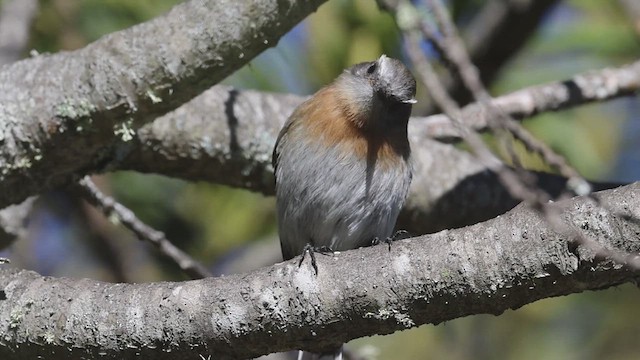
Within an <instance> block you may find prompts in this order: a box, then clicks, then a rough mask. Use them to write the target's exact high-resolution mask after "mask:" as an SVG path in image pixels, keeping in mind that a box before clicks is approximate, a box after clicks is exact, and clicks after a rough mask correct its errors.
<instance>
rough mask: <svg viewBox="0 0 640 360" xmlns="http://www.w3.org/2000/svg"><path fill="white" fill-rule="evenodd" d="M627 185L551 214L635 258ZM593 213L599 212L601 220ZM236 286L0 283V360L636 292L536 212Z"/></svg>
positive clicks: (246, 340)
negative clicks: (608, 291)
mask: <svg viewBox="0 0 640 360" xmlns="http://www.w3.org/2000/svg"><path fill="white" fill-rule="evenodd" d="M638 194H640V184H633V185H628V186H625V187H622V188H619V189H615V190H609V191H605V192H602V193H598V194H596V197H597V198H598V200H599V201H600V203H601V204H602V206H598V205H596V204H595V203H594V202H593V200H591V199H589V198H574V199H571V200H565V201H562V202H559V203H557V206H559V207H560V208H562V209H563V212H562V221H563V222H565V223H566V224H567V225H569V226H570V227H573V228H577V229H580V230H581V231H583V232H584V233H585V234H587V235H588V236H590V237H591V239H592V240H594V241H596V242H597V243H598V244H600V245H602V246H604V247H605V248H607V249H615V250H616V251H625V252H629V253H633V254H636V255H637V254H638V252H639V251H640V217H639V216H640V201H639V200H640V199H638V197H639V195H638ZM605 209H606V210H605ZM297 260H298V259H293V260H291V261H288V262H284V263H281V264H276V265H274V266H271V267H267V268H263V269H259V270H256V271H254V272H251V273H247V274H242V275H232V276H227V277H220V278H207V279H204V280H194V281H186V282H176V283H169V282H166V283H151V284H108V283H102V282H98V281H94V280H87V279H84V280H79V279H67V278H58V279H56V278H49V277H42V276H39V275H38V274H35V273H33V272H30V271H23V270H11V269H7V267H6V265H5V266H3V269H2V270H0V289H1V290H0V345H2V346H0V357H1V358H3V359H13V358H18V357H20V358H36V357H38V358H42V359H54V358H60V357H61V356H63V357H65V358H68V359H82V358H98V357H100V358H118V359H129V358H140V357H149V358H154V359H194V358H199V356H203V357H204V358H208V356H209V355H211V358H215V359H241V358H249V357H255V356H259V355H262V354H267V353H271V352H276V351H282V350H287V349H291V348H303V349H307V350H319V349H323V348H326V347H327V346H330V345H335V344H338V343H342V342H346V341H348V340H350V339H354V338H358V337H362V336H368V335H373V334H389V333H391V332H394V331H397V330H402V329H407V328H411V327H414V326H419V325H422V324H426V323H432V324H437V323H440V322H442V321H446V320H450V319H454V318H457V317H461V316H466V315H471V314H480V313H489V314H495V315H498V314H501V313H502V312H503V311H505V310H507V309H515V308H518V307H520V306H522V305H525V304H528V303H530V302H532V301H535V300H538V299H542V298H546V297H551V296H560V295H566V294H571V293H577V292H582V291H585V290H598V289H603V288H607V287H610V286H615V285H619V284H622V283H625V282H635V281H637V280H638V279H639V273H638V272H637V271H633V270H629V269H627V268H625V267H624V266H621V265H619V264H615V263H613V262H611V261H609V260H607V259H599V258H597V257H596V256H595V253H594V252H593V251H592V249H590V248H588V247H584V246H576V245H575V243H574V242H572V239H570V238H569V239H568V238H566V237H565V236H563V235H560V234H558V233H556V232H555V231H554V230H552V229H550V228H549V226H548V224H547V221H546V220H545V219H544V218H543V217H541V216H540V215H539V213H537V212H536V211H535V210H532V209H530V208H528V207H525V206H519V207H517V208H516V209H514V210H513V211H511V212H509V213H507V214H506V215H504V216H500V217H498V218H495V219H492V220H489V221H487V222H484V223H480V224H477V225H473V226H470V227H466V228H463V229H457V230H452V231H449V230H445V231H442V232H439V233H437V234H432V235H427V236H422V237H418V238H412V239H407V240H401V241H398V242H395V243H393V245H392V246H391V249H390V250H389V249H388V248H387V246H386V245H382V246H374V247H369V248H363V249H358V250H352V251H346V252H343V253H340V254H334V255H332V256H317V260H318V267H319V273H318V275H317V276H316V275H315V273H314V270H313V269H312V267H311V265H310V263H309V261H306V262H305V263H303V264H302V266H301V267H298V264H297Z"/></svg>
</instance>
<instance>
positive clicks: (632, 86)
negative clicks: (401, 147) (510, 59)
mask: <svg viewBox="0 0 640 360" xmlns="http://www.w3.org/2000/svg"><path fill="white" fill-rule="evenodd" d="M638 90H640V61H636V62H634V63H631V64H628V65H625V66H621V67H615V68H614V67H611V68H605V69H600V70H594V71H590V72H586V73H582V74H578V75H575V76H574V77H573V78H571V79H567V80H563V81H556V82H551V83H548V84H542V85H536V86H531V87H527V88H524V89H521V90H518V91H515V92H513V93H510V94H506V95H502V96H499V97H496V98H494V99H493V100H492V106H493V107H496V108H498V109H499V110H500V111H501V112H503V113H505V114H507V115H509V116H511V117H513V118H515V119H520V120H522V119H527V118H530V117H532V116H534V115H537V114H540V113H544V112H549V111H559V110H564V109H567V108H571V107H575V106H578V105H582V104H587V103H593V102H598V101H606V100H612V99H616V98H619V97H622V96H629V95H635V93H636V92H637V91H638ZM489 115H490V114H489V112H488V111H487V109H486V108H484V107H483V106H481V105H480V104H477V103H474V104H471V105H467V106H466V107H464V108H463V109H462V115H461V116H462V118H463V119H464V123H465V125H467V126H469V127H470V128H472V129H474V130H476V131H486V130H488V128H489V125H488V123H489V120H490V116H489ZM420 119H424V120H425V130H424V133H425V135H426V136H430V137H433V138H435V139H439V140H443V141H447V142H454V141H459V140H461V137H460V134H459V131H458V130H457V129H456V127H455V126H454V125H453V123H452V122H451V120H450V119H449V118H448V117H447V116H446V115H445V114H438V115H432V116H428V117H426V118H420Z"/></svg>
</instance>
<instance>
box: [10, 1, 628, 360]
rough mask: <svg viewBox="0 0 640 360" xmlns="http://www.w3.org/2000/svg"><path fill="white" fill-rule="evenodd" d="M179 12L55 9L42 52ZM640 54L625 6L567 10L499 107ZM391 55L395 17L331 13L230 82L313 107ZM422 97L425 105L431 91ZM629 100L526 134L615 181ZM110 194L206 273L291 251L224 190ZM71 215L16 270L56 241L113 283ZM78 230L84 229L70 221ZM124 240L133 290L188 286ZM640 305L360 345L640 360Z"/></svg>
mask: <svg viewBox="0 0 640 360" xmlns="http://www.w3.org/2000/svg"><path fill="white" fill-rule="evenodd" d="M177 2H179V1H173V0H138V1H129V0H42V1H41V11H40V13H39V15H38V17H37V19H36V22H35V23H34V25H33V36H32V39H31V48H33V49H36V50H37V51H39V52H55V51H59V50H72V49H76V48H80V47H82V46H84V45H85V44H87V43H88V42H91V41H93V40H96V39H97V38H99V37H100V36H102V35H103V34H107V33H110V32H112V31H116V30H119V29H123V28H126V27H129V26H132V25H134V24H136V23H139V22H142V21H145V20H147V19H149V18H152V17H154V16H158V15H159V14H162V13H164V12H166V11H167V10H168V9H170V7H171V6H173V5H174V4H175V3H177ZM451 3H452V6H453V8H454V13H455V16H456V18H457V19H462V20H460V21H459V25H460V26H461V28H462V29H463V31H464V26H465V25H466V23H465V20H464V19H469V18H470V17H472V16H473V14H475V13H476V12H477V10H478V8H479V7H480V6H482V5H483V4H484V1H479V0H477V1H460V0H459V1H452V2H451ZM639 50H640V48H639V43H638V34H636V33H634V32H633V28H632V26H631V25H630V23H629V22H628V20H627V19H626V17H625V14H624V13H623V11H622V10H621V8H620V7H619V5H618V4H617V2H616V1H601V0H571V1H566V2H564V3H562V5H561V7H560V8H558V9H556V10H555V11H554V12H553V14H550V15H549V17H548V19H546V20H545V22H544V24H543V27H542V28H541V29H540V31H539V32H538V33H537V34H536V35H535V37H534V38H533V39H532V41H531V42H530V43H529V44H528V45H527V47H526V48H525V49H524V51H522V52H521V53H520V54H518V55H517V56H516V57H515V58H514V59H513V60H512V61H511V62H510V63H509V64H508V66H507V67H506V68H505V69H504V70H503V72H502V74H501V76H500V77H499V79H498V81H497V82H496V83H495V84H493V85H492V88H491V90H492V92H493V93H494V94H496V95H498V94H502V93H505V92H509V91H513V90H517V89H519V88H522V87H524V86H528V85H533V84H537V83H541V82H547V81H554V80H558V79H565V78H568V77H570V76H571V75H573V74H575V73H578V72H582V71H585V70H588V69H598V68H602V67H605V66H613V65H620V64H624V63H628V62H631V61H633V60H635V59H636V58H637V56H638V54H639V53H640V51H639ZM381 53H386V54H388V55H390V56H394V57H399V58H403V54H402V46H401V43H400V37H399V34H398V31H397V30H396V27H395V24H394V22H393V20H392V18H391V17H390V16H389V15H387V14H385V13H381V12H380V11H379V10H378V8H377V7H376V5H375V2H374V1H367V0H332V1H329V2H328V3H327V4H326V5H323V6H322V7H321V8H320V10H319V11H318V12H317V13H315V14H313V15H312V16H311V17H310V18H308V19H307V20H306V21H305V22H304V23H303V25H301V26H299V27H298V28H296V30H294V31H293V32H292V33H291V34H289V35H287V37H286V38H285V39H283V40H281V42H280V44H279V45H278V46H277V47H276V48H274V49H271V50H268V51H267V52H265V53H264V54H263V55H261V56H260V57H259V58H258V59H256V60H254V61H253V62H252V63H251V64H250V65H248V66H247V67H245V68H244V69H242V70H240V71H238V72H237V73H236V74H235V75H233V76H231V77H230V78H229V79H227V80H225V82H226V83H228V84H233V85H235V86H238V87H247V88H257V89H262V90H270V91H284V92H297V93H302V94H309V93H312V92H313V91H315V90H316V89H318V88H319V87H320V86H322V85H323V84H326V83H328V82H329V81H331V80H332V79H333V78H334V77H335V76H336V75H337V74H339V72H340V71H342V69H343V68H345V67H346V66H348V65H350V64H352V63H355V62H359V61H364V60H369V59H372V58H375V57H378V56H379V55H380V54H381ZM419 96H426V95H425V94H424V92H423V91H422V90H420V93H419ZM629 101H630V100H617V101H614V102H611V103H607V104H596V105H590V106H584V107H580V108H577V109H573V110H569V111H563V112H560V113H551V114H544V115H541V116H538V117H536V118H535V119H533V120H530V121H527V122H526V125H527V127H528V128H529V129H530V130H532V131H533V132H534V133H535V134H536V135H537V136H539V137H540V138H542V139H544V140H545V141H546V142H548V143H549V144H550V145H551V146H552V147H553V148H554V149H556V150H557V151H558V152H560V153H562V154H564V155H565V156H566V157H567V158H568V160H569V161H570V163H571V164H573V165H574V166H575V167H577V168H578V169H579V170H580V171H581V172H582V173H583V174H584V175H585V176H587V177H589V178H597V179H612V180H614V178H613V177H614V175H615V174H612V171H613V170H614V169H615V164H616V159H617V157H618V156H619V154H620V152H621V151H629V150H628V149H626V148H625V144H624V143H623V141H622V134H623V132H624V126H625V124H626V122H627V120H628V119H629V118H630V117H631V116H632V114H630V113H629V110H628V108H629V107H628V106H627V104H628V102H629ZM633 101H636V100H633ZM418 111H419V109H418ZM498 150H499V151H500V149H499V148H498ZM520 152H521V155H522V156H523V158H524V163H525V164H526V165H527V166H529V167H531V168H536V169H546V166H545V165H544V164H543V163H542V161H541V160H540V159H539V158H537V157H536V156H531V155H528V154H526V153H525V152H524V150H523V149H522V148H521V147H520ZM100 186H101V187H102V188H107V189H110V191H111V192H112V193H113V195H114V196H115V197H116V198H117V199H119V200H120V201H122V202H123V203H124V204H125V205H127V206H129V207H131V208H132V209H133V210H134V211H135V212H136V213H137V214H138V215H139V216H140V217H141V218H142V219H143V220H144V221H146V222H148V223H149V224H151V225H152V226H154V227H156V228H158V229H160V230H162V231H164V232H165V233H166V234H167V235H168V237H169V238H170V239H172V240H173V241H175V242H176V243H177V244H178V245H179V246H180V247H182V248H183V249H185V250H186V251H187V252H189V253H190V254H192V255H193V256H195V257H196V258H198V259H199V260H201V261H203V262H204V263H207V264H217V263H219V262H223V260H225V259H228V258H229V257H230V256H232V255H229V254H230V251H231V250H237V249H241V248H243V247H244V246H246V245H248V244H251V243H254V242H256V241H271V242H272V243H273V246H278V245H277V240H275V239H276V234H275V229H276V227H275V215H274V200H273V199H272V198H266V197H263V196H262V195H258V194H252V193H249V192H246V191H242V190H235V189H229V188H226V187H222V186H217V185H212V184H205V183H198V184H191V183H186V182H183V181H180V180H174V179H167V178H163V177H160V176H153V175H141V174H135V173H127V172H124V173H117V174H113V175H109V176H105V177H102V178H101V179H100ZM60 206H62V205H60V198H59V197H56V196H53V197H49V198H48V200H45V201H43V202H42V207H43V209H49V210H48V211H50V212H52V213H54V215H56V214H57V215H56V216H57V219H58V225H57V226H56V227H55V228H56V229H57V230H55V231H54V230H52V228H48V227H46V226H45V225H43V224H44V222H36V223H35V224H34V225H33V226H32V227H33V229H32V231H33V232H34V234H35V235H34V239H32V240H31V241H30V242H23V243H19V244H18V245H17V246H16V249H15V250H14V254H13V255H12V257H13V258H18V259H19V261H20V260H21V261H22V263H23V264H25V267H29V265H31V266H32V268H35V269H38V267H39V266H40V267H41V266H42V261H43V260H42V259H43V258H41V257H38V256H43V255H38V254H37V253H38V251H37V250H36V249H39V248H40V247H41V245H38V243H37V239H42V237H43V236H42V234H43V232H45V233H46V234H47V239H49V240H48V242H47V244H48V245H47V246H49V249H50V248H51V247H53V248H55V249H58V250H56V251H57V252H56V251H54V252H53V253H59V252H60V251H62V252H65V251H72V252H73V253H74V254H75V256H73V257H67V258H65V260H64V262H63V261H56V260H51V259H48V258H45V260H46V261H49V262H51V264H52V265H51V266H49V267H48V268H47V271H45V272H48V273H49V274H52V275H67V276H76V277H85V276H91V277H94V278H101V279H105V280H114V278H113V276H112V275H111V274H110V273H109V271H108V270H107V269H106V266H105V262H104V260H100V259H99V256H98V255H97V253H98V252H97V251H95V249H92V247H91V245H90V244H83V243H82V242H81V241H79V239H82V238H83V237H86V236H87V234H91V233H92V231H95V229H94V230H91V229H87V228H86V227H85V226H84V225H83V224H82V223H83V221H82V219H83V217H82V216H81V215H78V214H69V213H64V212H63V213H60V212H58V213H56V211H55V209H56V208H59V207H60ZM43 211H45V210H43ZM54 217H55V216H54ZM67 218H68V219H71V220H68V221H61V220H60V219H67ZM60 223H63V226H62V225H60ZM114 229H115V228H111V229H110V230H108V233H109V235H108V236H111V237H112V238H113V239H114V241H115V244H116V247H119V248H120V249H121V252H120V254H122V256H123V257H124V260H123V261H124V262H125V263H126V264H128V266H129V269H130V272H131V274H130V277H129V279H130V280H133V281H156V280H169V279H183V278H184V277H183V275H181V274H180V273H179V272H178V271H177V269H175V267H173V265H171V264H168V263H166V262H164V261H163V260H161V259H159V258H158V257H157V255H156V254H155V253H154V252H153V251H149V249H148V248H147V247H145V246H144V245H141V244H139V243H137V242H135V241H134V240H133V239H132V238H131V237H130V235H129V234H127V233H126V231H123V230H121V229H115V230H114ZM36 235H38V236H36ZM264 239H270V240H264ZM61 249H63V250H61ZM64 249H66V250H64ZM69 249H73V250H69ZM122 249H124V250H122ZM231 254H233V253H231ZM19 261H18V263H19ZM47 263H48V262H47ZM70 264H71V265H70ZM638 300H640V296H639V293H638V289H637V288H636V287H633V286H623V287H620V288H616V289H610V290H607V291H600V292H593V293H586V294H580V295H572V296H568V297H563V298H555V299H548V300H543V301H539V302H536V303H534V304H531V305H528V306H525V307H524V308H522V309H519V310H517V311H508V312H506V313H505V314H504V315H502V316H499V317H494V316H489V315H479V316H471V317H467V318H463V319H458V320H455V321H451V322H448V323H446V324H441V325H438V326H430V325H429V326H423V327H420V328H417V329H413V330H409V331H404V332H399V333H396V334H394V335H391V336H385V337H374V338H367V339H359V340H356V341H353V342H352V344H351V346H352V347H353V348H357V349H359V351H361V352H362V353H365V354H369V355H371V356H372V357H373V358H378V359H540V358H542V359H601V358H607V359H635V358H638V354H639V353H640V345H639V344H638V342H637V339H638V336H639V335H638V334H640V326H639V325H638V323H639V321H638V320H639V319H640V316H638V315H635V314H637V313H638V312H637V310H636V309H637V304H638Z"/></svg>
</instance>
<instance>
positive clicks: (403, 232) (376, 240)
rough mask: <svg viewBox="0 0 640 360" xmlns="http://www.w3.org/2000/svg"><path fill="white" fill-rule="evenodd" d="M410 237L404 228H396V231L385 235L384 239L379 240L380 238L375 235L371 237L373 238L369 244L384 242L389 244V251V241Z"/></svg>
mask: <svg viewBox="0 0 640 360" xmlns="http://www.w3.org/2000/svg"><path fill="white" fill-rule="evenodd" d="M410 237H411V234H409V232H408V231H406V230H398V231H396V232H395V233H394V234H393V235H391V236H389V237H387V238H386V239H384V240H380V238H378V237H375V238H373V240H371V245H378V244H381V243H385V244H387V245H388V246H389V251H391V243H392V242H394V241H397V240H402V239H408V238H410Z"/></svg>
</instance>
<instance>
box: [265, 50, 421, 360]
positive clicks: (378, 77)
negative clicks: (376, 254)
mask: <svg viewBox="0 0 640 360" xmlns="http://www.w3.org/2000/svg"><path fill="white" fill-rule="evenodd" d="M415 93H416V81H415V79H414V78H413V76H412V75H411V73H410V72H409V70H408V69H407V68H406V67H405V66H404V64H402V62H400V61H398V60H396V59H392V58H389V57H387V56H385V55H382V56H381V57H380V58H379V59H377V60H376V61H371V62H364V63H360V64H356V65H353V66H351V67H350V68H348V69H346V70H344V71H343V73H342V74H341V75H340V76H338V78H337V79H335V80H334V81H333V82H332V83H331V84H330V85H328V86H326V87H324V88H323V89H321V90H319V91H318V92H317V93H316V94H315V95H313V96H312V97H311V98H310V99H308V100H307V101H305V102H304V103H302V104H301V105H300V106H299V107H298V108H297V109H296V110H295V111H294V112H293V114H292V115H291V116H290V117H289V119H288V120H287V122H286V123H285V125H284V127H283V129H282V130H281V131H280V135H279V136H278V140H277V142H276V146H275V149H274V151H273V166H274V169H275V176H276V202H277V209H278V230H279V233H280V245H281V248H282V257H283V258H284V260H288V259H291V258H293V257H295V256H297V255H300V254H302V253H303V252H305V251H306V250H308V249H310V248H311V249H328V250H331V251H342V250H348V249H355V248H358V247H362V246H368V245H371V243H372V241H374V240H376V239H387V238H389V237H390V236H391V235H392V233H393V228H394V226H395V223H396V219H397V217H398V213H399V212H400V209H401V208H402V205H403V203H404V201H405V198H406V195H407V191H408V189H409V184H410V182H411V164H410V160H409V158H410V152H411V151H410V148H409V141H408V139H407V122H408V120H409V116H410V114H411V106H412V104H414V103H415V102H416V100H415V98H414V97H415ZM311 251H313V250H311ZM311 255H313V252H311ZM313 265H314V267H315V262H313ZM316 272H317V268H316ZM320 356H322V357H320ZM318 358H321V359H325V358H327V359H342V355H341V349H337V350H335V351H332V352H330V353H327V354H321V355H318V354H310V353H306V352H301V353H300V356H299V359H318Z"/></svg>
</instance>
